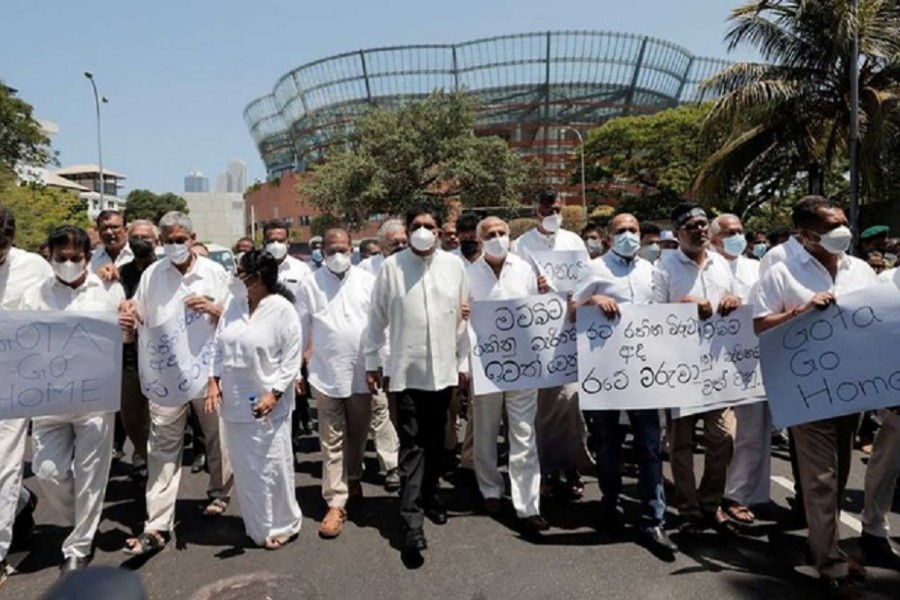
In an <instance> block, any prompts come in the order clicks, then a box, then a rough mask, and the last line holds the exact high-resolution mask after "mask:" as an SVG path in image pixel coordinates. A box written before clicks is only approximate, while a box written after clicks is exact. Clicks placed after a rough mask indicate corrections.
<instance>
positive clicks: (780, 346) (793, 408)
mask: <svg viewBox="0 0 900 600" xmlns="http://www.w3.org/2000/svg"><path fill="white" fill-rule="evenodd" d="M898 339H900V294H898V292H897V288H896V286H893V285H887V284H885V285H877V286H874V287H870V288H867V289H865V290H860V291H857V292H853V293H850V294H846V295H841V296H838V304H837V305H836V306H835V305H832V306H830V307H828V308H827V309H826V310H824V311H819V310H811V311H809V312H807V313H804V314H802V315H800V316H798V317H795V318H793V319H791V320H790V321H788V322H786V323H784V324H783V325H780V326H778V327H776V328H774V329H771V330H769V331H767V332H765V333H763V334H762V335H761V336H760V350H761V358H762V374H763V380H764V381H765V384H766V390H767V395H768V397H769V406H770V408H771V410H772V420H773V422H774V423H775V426H776V427H788V426H791V425H797V424H800V423H809V422H812V421H819V420H822V419H828V418H831V417H837V416H841V415H848V414H853V413H859V412H862V411H866V410H874V409H877V408H886V407H892V406H898V405H900V366H898V363H897V355H896V352H894V348H895V347H896V344H897V340H898Z"/></svg>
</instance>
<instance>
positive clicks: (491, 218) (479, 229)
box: [475, 215, 509, 239]
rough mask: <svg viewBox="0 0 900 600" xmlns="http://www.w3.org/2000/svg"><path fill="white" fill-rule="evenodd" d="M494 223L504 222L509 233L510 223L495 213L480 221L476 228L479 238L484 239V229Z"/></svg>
mask: <svg viewBox="0 0 900 600" xmlns="http://www.w3.org/2000/svg"><path fill="white" fill-rule="evenodd" d="M492 223H503V226H504V227H506V234H507V235H509V223H507V222H506V221H504V220H503V219H501V218H500V217H495V216H493V215H491V216H488V217H485V218H483V219H482V220H480V221H478V227H476V228H475V235H477V236H478V238H479V239H482V238H483V237H484V230H485V229H487V228H488V226H489V225H491V224H492Z"/></svg>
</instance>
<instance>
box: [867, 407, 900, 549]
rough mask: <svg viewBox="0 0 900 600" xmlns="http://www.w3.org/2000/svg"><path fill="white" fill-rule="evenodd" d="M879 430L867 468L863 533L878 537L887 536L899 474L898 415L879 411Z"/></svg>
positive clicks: (899, 439) (899, 443)
mask: <svg viewBox="0 0 900 600" xmlns="http://www.w3.org/2000/svg"><path fill="white" fill-rule="evenodd" d="M879 414H880V416H881V429H879V430H878V433H877V434H876V436H875V442H874V444H873V445H872V457H871V458H870V459H869V466H868V467H867V468H866V500H865V508H863V514H862V522H863V531H865V532H866V533H868V534H870V535H874V536H877V537H884V538H886V537H887V536H888V521H887V514H888V512H890V510H891V505H892V503H893V500H894V488H895V487H896V485H897V474H898V473H900V415H898V414H897V413H895V412H892V411H889V410H882V411H881V412H880V413H879Z"/></svg>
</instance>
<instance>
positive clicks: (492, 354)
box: [469, 294, 578, 394]
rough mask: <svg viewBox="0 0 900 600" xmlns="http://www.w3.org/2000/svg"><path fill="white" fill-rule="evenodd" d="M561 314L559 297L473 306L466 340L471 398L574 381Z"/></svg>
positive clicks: (569, 337)
mask: <svg viewBox="0 0 900 600" xmlns="http://www.w3.org/2000/svg"><path fill="white" fill-rule="evenodd" d="M566 311H567V305H566V298H565V296H564V295H562V294H543V295H540V296H531V297H528V298H521V299H517V300H483V301H478V302H473V303H472V314H471V316H470V317H469V326H470V329H469V334H470V337H469V339H470V340H472V351H471V371H472V378H473V383H474V386H475V393H476V394H490V393H495V392H502V391H515V390H530V389H538V388H549V387H555V386H558V385H563V384H566V383H573V382H575V381H577V369H578V362H577V359H576V344H575V326H574V324H572V323H569V322H568V320H567V319H566Z"/></svg>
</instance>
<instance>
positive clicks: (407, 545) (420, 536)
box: [403, 529, 428, 552]
mask: <svg viewBox="0 0 900 600" xmlns="http://www.w3.org/2000/svg"><path fill="white" fill-rule="evenodd" d="M426 548H428V542H427V541H425V533H424V532H423V531H422V530H421V529H410V530H408V531H407V532H406V539H404V540H403V549H404V550H405V551H407V552H419V551H421V550H425V549H426Z"/></svg>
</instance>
